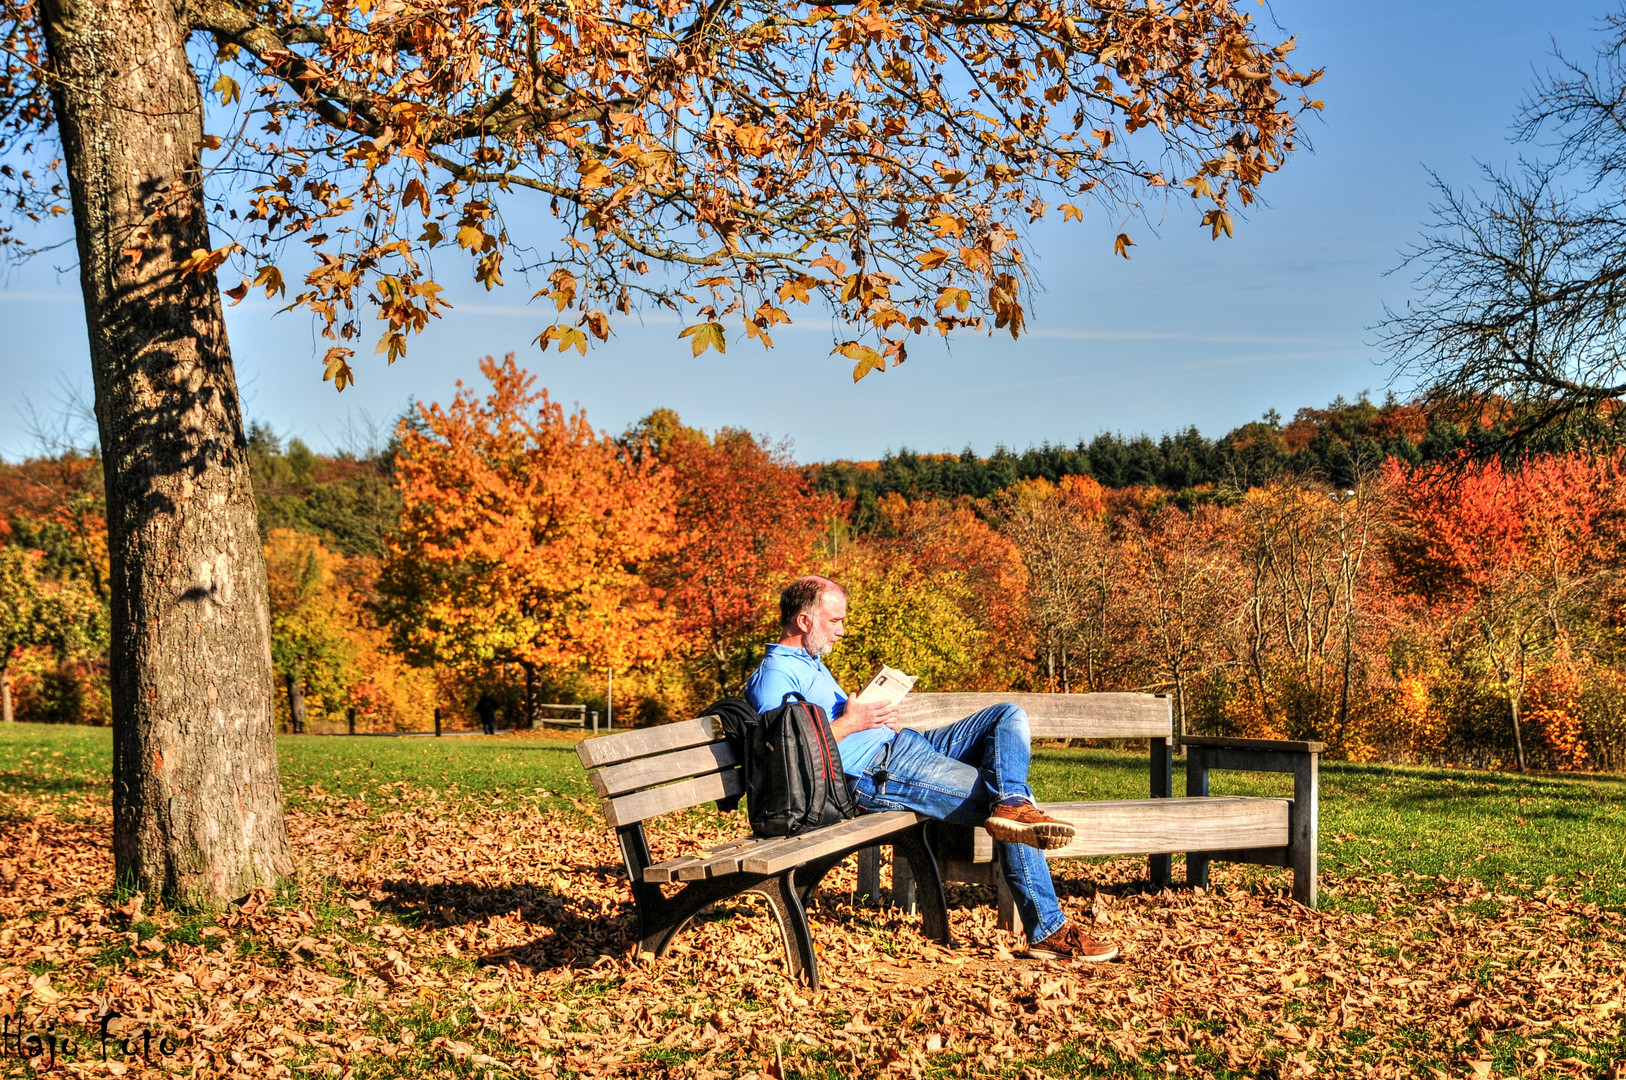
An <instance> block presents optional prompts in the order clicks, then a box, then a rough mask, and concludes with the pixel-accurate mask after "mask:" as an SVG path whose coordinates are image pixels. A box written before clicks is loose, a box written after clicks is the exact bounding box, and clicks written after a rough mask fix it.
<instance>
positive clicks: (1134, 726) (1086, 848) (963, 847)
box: [859, 694, 1321, 930]
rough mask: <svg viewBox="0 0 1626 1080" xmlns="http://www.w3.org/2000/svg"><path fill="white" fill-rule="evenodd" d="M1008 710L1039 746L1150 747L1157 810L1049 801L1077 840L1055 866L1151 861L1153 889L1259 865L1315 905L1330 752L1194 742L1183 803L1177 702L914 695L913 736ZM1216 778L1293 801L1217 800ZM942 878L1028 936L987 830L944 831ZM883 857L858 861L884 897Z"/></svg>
mask: <svg viewBox="0 0 1626 1080" xmlns="http://www.w3.org/2000/svg"><path fill="white" fill-rule="evenodd" d="M1000 702H1011V703H1014V704H1016V705H1020V706H1021V707H1022V708H1023V709H1024V710H1025V711H1026V712H1027V714H1028V722H1029V725H1030V728H1031V734H1032V737H1033V738H1034V739H1120V738H1133V739H1140V738H1144V739H1147V740H1149V742H1150V744H1151V755H1150V756H1151V760H1150V777H1149V779H1150V784H1149V789H1150V790H1149V791H1148V794H1149V795H1150V798H1146V799H1128V800H1110V801H1099V802H1047V803H1040V804H1039V805H1040V806H1041V807H1042V808H1043V809H1044V810H1045V812H1046V813H1049V814H1051V815H1053V816H1055V817H1058V818H1061V819H1063V820H1065V821H1069V822H1071V823H1072V824H1073V825H1075V826H1076V827H1077V828H1078V835H1077V836H1076V837H1074V839H1073V842H1072V843H1070V844H1068V845H1067V846H1066V847H1063V848H1058V849H1055V850H1052V851H1047V852H1045V857H1046V858H1047V859H1070V858H1084V857H1089V856H1097V855H1150V864H1149V871H1150V877H1151V882H1152V885H1153V886H1154V887H1157V888H1163V887H1166V886H1167V885H1168V884H1169V878H1170V870H1171V864H1172V856H1173V854H1175V853H1178V852H1183V853H1185V856H1186V883H1187V884H1188V885H1192V886H1206V885H1207V884H1208V867H1209V864H1211V863H1214V862H1242V863H1259V864H1264V865H1266V866H1282V867H1287V868H1289V869H1291V870H1292V871H1293V898H1294V899H1295V900H1297V901H1298V902H1299V903H1301V904H1304V905H1306V906H1307V907H1312V908H1313V907H1315V905H1316V851H1317V822H1316V818H1317V813H1318V806H1317V803H1318V797H1319V796H1318V775H1317V770H1318V768H1319V765H1318V762H1319V758H1320V753H1321V744H1320V743H1314V742H1288V741H1275V740H1260V739H1223V738H1210V737H1187V738H1186V739H1185V740H1183V741H1184V744H1185V750H1186V794H1185V797H1184V798H1173V797H1172V796H1173V794H1174V793H1173V790H1172V783H1173V738H1172V737H1173V716H1172V712H1171V709H1170V705H1169V699H1168V698H1167V697H1165V696H1162V695H1154V694H910V695H909V696H908V697H906V698H904V699H903V702H902V703H901V705H900V710H901V712H902V719H903V723H904V725H905V726H906V727H911V728H914V729H916V730H920V731H925V730H930V729H931V728H936V727H942V726H944V725H947V724H951V723H953V722H954V721H956V720H959V719H960V718H962V717H965V716H970V715H971V714H972V713H974V712H977V711H978V710H979V709H982V708H985V707H987V706H989V705H995V704H998V703H1000ZM1215 770H1245V771H1256V772H1285V773H1292V774H1293V797H1292V798H1291V799H1281V798H1240V797H1212V796H1210V795H1209V794H1208V778H1209V774H1210V773H1211V772H1213V771H1215ZM936 844H937V850H936V854H937V858H938V869H939V872H940V874H941V877H942V880H944V881H965V882H976V883H981V884H987V885H992V886H994V887H995V890H996V893H997V896H998V905H999V921H1000V925H1001V926H1004V927H1007V928H1010V929H1013V930H1020V929H1021V925H1020V920H1019V919H1018V917H1017V915H1016V909H1015V905H1014V904H1013V903H1012V899H1011V896H1010V894H1009V892H1008V891H1007V890H1006V887H1005V880H1004V877H1003V875H1002V874H1001V873H1000V871H999V865H998V863H997V862H996V861H995V847H994V842H993V839H992V838H991V837H990V836H989V835H988V833H987V832H985V831H984V830H983V829H981V828H974V829H973V828H953V827H947V826H944V827H940V829H939V831H938V833H937V839H936ZM879 865H880V864H879V856H878V852H877V851H873V850H872V851H869V852H865V853H864V854H863V856H861V858H860V862H859V891H860V892H867V893H869V894H870V895H872V896H875V895H879V892H880V887H879V885H880V870H879ZM910 890H911V883H910V879H909V868H908V866H907V865H901V866H894V868H893V895H894V898H896V899H898V900H899V901H900V902H902V903H904V904H905V905H906V906H907V905H909V904H910V903H911V893H910Z"/></svg>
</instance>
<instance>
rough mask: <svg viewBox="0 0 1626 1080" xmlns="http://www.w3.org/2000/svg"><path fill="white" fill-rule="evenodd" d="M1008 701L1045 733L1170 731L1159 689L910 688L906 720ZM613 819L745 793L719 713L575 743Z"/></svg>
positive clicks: (923, 725)
mask: <svg viewBox="0 0 1626 1080" xmlns="http://www.w3.org/2000/svg"><path fill="white" fill-rule="evenodd" d="M1001 702H1011V703H1013V704H1016V705H1020V706H1021V707H1022V708H1023V709H1024V710H1025V711H1026V712H1027V714H1028V722H1029V724H1030V726H1031V729H1032V733H1033V736H1034V737H1035V738H1040V739H1119V738H1148V737H1150V738H1168V737H1169V735H1170V732H1171V725H1172V718H1171V717H1172V714H1171V711H1170V708H1169V699H1168V698H1167V697H1165V696H1163V695H1156V694H910V695H909V696H908V697H906V698H904V699H903V703H902V705H901V706H900V712H901V713H902V715H903V722H904V724H905V726H907V727H912V728H915V729H917V730H922V731H925V730H929V729H931V728H934V727H942V726H943V725H945V724H952V723H953V722H954V721H956V720H959V719H960V718H962V717H965V716H970V715H971V714H972V713H974V712H976V711H978V710H979V709H984V708H986V707H988V706H989V705H997V704H999V703H1001ZM576 754H577V756H578V757H580V758H581V763H582V766H583V767H584V768H586V769H587V770H588V778H589V779H590V780H591V781H592V784H593V790H595V791H597V792H598V794H599V797H600V798H602V799H603V800H604V817H605V818H606V820H608V821H609V823H610V824H611V825H615V826H620V825H631V824H634V823H635V822H639V821H643V820H645V819H646V818H652V817H656V816H658V815H660V814H667V813H671V812H673V811H675V810H686V809H688V808H689V807H692V806H700V805H702V804H704V803H708V802H714V801H716V800H718V799H722V798H727V797H729V796H732V795H738V794H740V793H741V792H742V791H743V790H744V783H743V781H742V779H741V777H740V770H739V763H738V762H737V761H736V760H735V759H734V751H733V750H732V749H731V748H730V747H729V745H728V742H727V740H726V739H724V738H723V730H722V725H721V724H720V723H718V721H717V719H716V718H715V717H711V716H702V717H700V718H699V719H697V720H683V721H680V722H678V723H675V724H662V725H660V726H659V727H652V728H638V729H637V730H634V731H622V732H617V733H616V734H614V735H603V736H600V737H599V738H596V739H586V740H584V741H582V742H580V743H578V744H577V745H576Z"/></svg>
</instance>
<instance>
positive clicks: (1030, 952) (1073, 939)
mask: <svg viewBox="0 0 1626 1080" xmlns="http://www.w3.org/2000/svg"><path fill="white" fill-rule="evenodd" d="M1022 955H1023V956H1026V957H1029V958H1030V959H1033V960H1083V961H1085V962H1087V963H1091V964H1099V963H1100V962H1101V961H1103V960H1111V959H1112V958H1113V957H1115V956H1117V955H1118V946H1116V945H1114V944H1112V943H1111V942H1108V941H1096V940H1095V939H1094V938H1092V937H1090V936H1089V935H1088V934H1086V933H1085V932H1084V928H1083V927H1082V926H1080V925H1078V924H1077V923H1068V924H1066V925H1065V926H1063V927H1062V928H1061V929H1060V930H1057V931H1056V932H1055V933H1054V934H1051V935H1050V936H1049V937H1047V938H1045V939H1044V940H1043V941H1040V942H1037V943H1035V944H1033V945H1029V946H1028V947H1027V949H1026V950H1024V951H1023V953H1022Z"/></svg>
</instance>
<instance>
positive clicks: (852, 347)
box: [0, 0, 1320, 389]
mask: <svg viewBox="0 0 1626 1080" xmlns="http://www.w3.org/2000/svg"><path fill="white" fill-rule="evenodd" d="M52 17H53V16H52V8H51V5H49V4H40V3H39V2H38V0H24V2H22V3H13V4H8V5H7V6H6V7H5V8H3V9H0V155H3V156H5V157H7V158H14V159H17V166H16V167H13V166H11V165H8V166H7V168H6V169H5V170H4V172H3V173H0V195H4V196H6V197H7V201H8V202H9V203H11V204H13V206H14V207H15V209H16V211H17V217H18V219H19V222H9V223H8V222H7V221H4V220H0V242H3V241H10V242H11V243H12V244H16V243H18V242H19V236H18V234H17V232H16V229H15V225H16V224H18V223H20V220H21V219H23V218H24V217H25V216H26V217H32V218H33V219H35V220H38V219H39V218H40V217H41V216H45V215H50V214H55V213H60V212H61V211H62V209H63V203H64V200H65V195H66V192H65V187H64V185H63V184H62V183H61V176H60V169H61V166H60V163H58V162H57V161H55V160H54V159H53V155H52V153H51V150H50V143H51V138H50V136H51V134H52V133H53V131H54V128H55V125H56V120H57V118H56V116H55V115H54V112H53V108H54V106H53V100H52V98H51V96H50V89H51V86H52V85H53V80H55V79H56V77H57V74H56V71H55V68H54V67H53V64H52V59H51V56H50V54H49V51H48V49H47V48H46V46H45V41H44V24H45V22H46V21H48V20H49V19H51V18H52ZM181 20H182V26H181V27H180V31H181V32H182V33H185V32H187V31H190V32H191V33H192V34H194V35H195V37H196V40H198V41H199V43H200V44H201V43H205V42H206V43H208V44H209V45H210V47H211V48H210V52H212V56H210V52H203V51H201V50H199V51H198V53H197V57H198V61H199V62H198V63H195V66H196V67H197V68H198V71H199V74H200V75H201V78H202V82H203V83H204V84H205V85H207V86H209V87H210V89H211V91H212V93H213V95H214V97H215V99H216V100H217V101H218V103H219V107H218V109H216V110H214V111H213V114H212V116H211V126H215V127H216V130H217V134H213V135H209V136H207V137H206V138H205V140H204V147H203V150H204V153H205V162H206V164H207V165H209V166H211V168H210V170H209V172H210V175H211V176H213V175H217V174H216V171H215V170H216V168H217V167H222V166H223V168H220V169H219V172H218V175H219V176H227V175H229V176H232V177H233V178H235V179H242V178H248V177H257V180H249V181H248V182H245V183H241V184H237V183H234V184H233V185H232V186H231V187H229V188H227V187H226V186H225V185H221V189H220V190H218V191H211V192H210V195H211V198H210V199H209V200H208V201H209V202H210V203H218V206H216V211H217V212H218V213H217V220H216V222H215V224H216V226H217V227H219V228H221V229H222V230H223V232H224V233H225V236H224V237H223V239H224V241H225V242H224V243H223V244H222V245H221V246H220V247H219V248H217V249H215V250H203V249H199V250H197V251H195V252H193V253H192V255H191V257H190V258H189V259H188V260H187V264H186V265H187V268H188V269H189V270H193V271H197V272H200V273H208V272H211V271H215V270H216V269H218V268H221V267H222V266H225V265H226V264H228V263H233V264H235V265H237V266H239V267H240V268H241V270H242V276H241V282H240V283H239V284H237V285H235V286H233V287H231V288H229V289H227V290H226V292H227V294H228V295H229V296H231V297H232V298H233V300H234V301H236V300H240V299H242V298H243V297H244V296H245V295H246V294H247V293H248V291H249V290H250V289H263V290H264V291H265V293H266V294H267V295H268V296H269V295H284V294H286V293H287V292H289V291H290V289H291V291H292V302H293V305H294V306H295V307H299V308H303V309H305V310H308V311H310V312H312V313H314V315H315V317H316V318H317V319H318V321H319V323H320V324H321V326H322V332H323V334H324V335H325V336H326V337H328V338H330V339H331V340H332V341H333V345H332V347H331V348H330V349H329V350H328V353H327V356H326V358H325V364H326V371H327V377H328V378H330V379H332V380H333V381H334V382H335V383H336V384H337V385H338V386H339V388H341V389H342V388H343V387H344V386H345V385H347V384H348V383H349V382H350V381H352V380H353V378H354V372H353V370H352V367H351V359H352V358H353V356H354V351H355V348H356V347H357V344H358V341H359V340H360V339H363V338H366V339H368V340H367V345H368V346H369V347H371V346H372V343H373V340H374V339H375V335H374V334H370V333H368V332H367V331H365V330H364V329H363V315H364V313H366V312H369V311H372V312H374V313H375V314H376V315H377V317H378V318H379V319H380V320H381V322H382V325H381V327H379V330H381V332H380V333H377V334H376V351H377V352H378V353H380V354H384V355H386V356H387V357H388V358H389V359H390V360H391V361H393V360H394V359H395V358H396V357H397V356H399V355H400V354H401V353H402V352H404V351H405V349H406V345H407V336H408V335H410V334H412V333H414V332H416V331H420V330H422V329H423V327H424V326H425V324H426V323H427V322H428V320H429V319H431V318H435V317H439V316H440V314H441V312H442V309H443V308H445V307H446V306H447V305H446V304H445V303H444V302H443V301H441V300H440V299H439V295H440V293H441V291H442V284H441V283H440V282H438V281H437V280H435V278H434V277H433V275H432V273H431V269H430V268H431V262H432V258H431V256H432V253H433V255H435V256H438V257H439V259H438V261H439V262H440V263H441V264H442V265H445V264H446V262H447V255H448V253H450V254H453V255H458V256H461V257H463V258H464V259H466V260H467V262H468V264H469V265H470V267H471V269H472V272H473V276H474V278H475V279H476V280H477V281H479V282H481V283H482V284H484V285H485V286H486V287H487V288H492V287H494V286H496V285H498V284H500V283H501V282H502V280H503V275H504V273H505V272H511V271H512V270H513V269H514V264H515V263H518V264H521V265H522V266H523V268H524V269H525V270H526V271H529V272H532V273H533V274H534V275H535V278H536V279H537V280H541V279H543V278H545V279H546V285H545V286H544V287H543V289H542V290H541V292H540V293H539V294H538V295H539V296H543V295H545V296H546V298H547V300H548V301H549V302H551V303H552V304H553V305H554V306H555V310H556V312H557V315H556V316H555V317H556V318H557V319H558V321H557V322H555V323H554V324H552V325H550V326H547V327H546V328H545V329H544V330H543V331H542V333H541V334H540V335H539V337H538V341H539V342H540V343H541V344H543V346H544V347H546V346H547V345H549V344H555V343H556V344H557V346H558V348H559V349H561V350H564V349H568V348H572V347H574V348H578V349H581V350H583V351H585V349H586V347H587V341H588V338H589V337H597V338H604V337H605V336H607V334H608V333H609V318H610V312H611V311H613V310H618V309H619V310H628V309H630V307H631V306H632V305H633V304H634V303H635V302H636V299H637V295H638V294H644V295H647V296H648V297H651V298H653V299H654V300H655V301H656V302H658V303H661V304H669V305H675V306H680V307H681V308H682V309H683V310H685V311H688V312H691V313H692V314H693V315H694V316H695V317H697V319H698V321H695V322H694V323H693V324H692V325H690V326H688V327H687V328H686V329H685V330H684V331H683V336H684V337H686V338H688V339H689V340H690V341H691V344H692V345H693V348H694V351H695V353H696V355H698V354H699V353H700V352H702V351H703V350H704V349H706V348H708V347H709V348H717V349H719V350H720V349H722V348H724V347H725V344H726V336H727V333H728V332H729V331H735V332H737V331H739V330H742V329H743V331H744V332H745V333H746V334H747V335H749V336H751V337H754V338H758V339H760V340H761V341H762V343H764V344H771V341H770V338H769V334H770V332H771V331H772V329H773V327H774V326H775V325H777V324H779V323H782V322H786V321H789V319H790V314H789V312H788V310H787V309H788V308H791V307H793V306H795V305H797V304H817V305H818V307H819V308H822V307H823V306H824V305H829V306H830V307H833V308H835V309H836V310H837V311H839V312H840V314H841V315H842V316H844V317H845V318H846V319H848V320H850V321H852V322H854V323H856V324H857V325H858V327H859V328H860V331H861V336H862V337H863V338H865V339H866V340H867V341H868V343H867V344H866V343H864V342H863V341H859V340H852V341H846V342H841V343H839V344H838V346H837V350H836V351H839V352H840V353H842V354H843V355H844V356H845V357H847V358H848V359H850V360H852V361H853V362H854V364H855V368H854V375H855V377H861V376H862V375H863V374H865V373H867V372H868V371H871V370H880V369H883V368H884V367H885V365H886V362H887V359H888V358H890V359H891V360H892V361H893V362H894V363H896V362H900V361H901V360H902V359H903V357H904V337H905V335H906V334H907V333H909V332H915V333H918V332H920V331H921V330H923V329H925V328H927V327H935V328H936V329H938V330H940V331H942V332H943V333H948V332H949V331H951V330H953V329H955V328H957V327H971V328H984V327H985V320H988V321H989V322H991V323H992V324H993V327H992V328H1003V329H1006V330H1008V331H1009V332H1010V333H1011V334H1012V335H1015V334H1017V333H1018V332H1019V331H1020V330H1021V328H1022V324H1023V319H1024V309H1023V297H1022V293H1023V286H1024V281H1025V278H1026V262H1025V260H1024V256H1023V253H1022V245H1021V244H1020V242H1019V232H1020V230H1021V229H1023V228H1024V227H1025V226H1026V225H1027V224H1028V223H1029V222H1030V221H1032V220H1034V219H1037V218H1039V217H1041V216H1043V215H1045V214H1046V213H1047V212H1051V213H1060V214H1062V215H1063V217H1064V218H1074V217H1079V218H1081V217H1082V211H1080V210H1079V209H1078V207H1077V206H1075V205H1074V204H1073V202H1071V201H1069V200H1078V201H1084V200H1085V199H1087V198H1095V199H1099V200H1101V201H1102V202H1103V203H1105V204H1107V205H1108V206H1109V207H1112V208H1115V210H1116V213H1117V215H1118V216H1121V213H1122V209H1123V208H1125V207H1131V208H1132V207H1134V206H1136V205H1138V204H1139V202H1140V201H1141V200H1142V199H1145V198H1147V197H1148V196H1152V197H1164V198H1168V197H1172V196H1171V194H1170V193H1179V195H1181V196H1189V197H1190V199H1191V200H1193V201H1194V202H1195V203H1196V204H1197V206H1198V208H1199V209H1200V210H1201V211H1202V225H1203V227H1205V228H1206V229H1208V230H1209V231H1210V232H1211V234H1212V235H1213V236H1215V237H1216V238H1217V237H1218V236H1220V235H1222V234H1224V235H1230V234H1231V232H1232V229H1233V223H1232V212H1233V211H1234V210H1235V209H1236V208H1237V207H1239V206H1246V205H1247V204H1249V203H1250V202H1252V201H1253V199H1254V196H1255V192H1256V190H1257V189H1258V186H1259V185H1260V183H1261V182H1262V181H1263V180H1264V178H1265V177H1266V176H1268V175H1269V174H1270V173H1272V172H1274V171H1275V170H1276V169H1277V168H1279V167H1280V165H1281V164H1282V162H1283V160H1284V158H1285V157H1286V155H1287V154H1288V153H1290V152H1291V151H1292V150H1293V149H1294V143H1295V136H1296V119H1295V118H1296V116H1297V115H1298V113H1299V112H1300V111H1301V110H1302V109H1304V108H1319V107H1320V102H1318V101H1310V100H1309V99H1308V97H1306V96H1303V95H1302V94H1298V91H1299V90H1300V89H1301V88H1303V87H1305V86H1307V85H1309V84H1310V83H1312V82H1314V81H1315V79H1316V78H1317V73H1311V74H1303V73H1300V72H1297V71H1295V70H1294V69H1293V67H1291V66H1290V65H1289V64H1288V63H1287V57H1288V54H1289V53H1290V51H1291V50H1292V48H1293V42H1292V41H1288V42H1285V43H1282V44H1279V45H1274V46H1272V45H1268V44H1266V43H1265V42H1264V41H1263V40H1261V35H1260V33H1259V29H1258V28H1257V27H1255V26H1254V25H1253V23H1252V22H1251V20H1250V17H1249V15H1248V14H1247V13H1246V12H1245V11H1244V10H1243V8H1242V5H1241V4H1238V3H1235V2H1234V0H1180V2H1178V3H1168V4H1164V3H1157V2H1153V0H1143V2H1132V3H1118V2H1107V0H1024V2H1022V3H1016V4H1006V3H992V2H989V0H973V2H971V3H960V4H946V3H941V2H939V0H903V2H900V3H886V4H882V3H879V2H877V0H861V2H857V3H850V4H848V3H843V4H835V5H826V4H817V3H793V4H790V5H788V6H787V5H785V4H782V3H765V2H761V0H752V2H746V3H737V4H733V5H723V6H719V5H701V4H692V3H684V2H681V0H619V2H598V3H585V4H571V5H567V6H564V7H560V6H559V5H556V4H548V3H542V2H541V0H516V2H514V3H507V4H500V5H492V4H487V3H483V2H479V0H452V2H450V3H446V2H441V0H436V2H434V3H429V2H427V0H330V2H325V3H320V4H316V3H299V4H263V3H251V2H249V0H200V2H197V3H192V4H188V5H186V6H185V8H184V10H183V11H182V14H181ZM1295 95H1296V97H1295ZM36 159H37V160H36ZM30 166H34V167H30ZM520 190H524V191H528V192H530V193H532V194H533V195H534V196H536V197H537V198H538V200H539V201H538V204H537V205H538V207H540V206H542V205H546V206H547V207H548V208H549V209H550V210H551V212H552V214H553V215H554V217H555V218H557V219H558V220H557V223H556V225H553V226H548V225H544V226H542V227H541V229H540V230H536V231H533V230H532V229H529V228H527V230H526V235H524V236H523V237H521V236H518V235H515V233H514V232H513V231H511V230H514V229H516V228H517V226H516V224H515V223H514V222H512V221H511V220H509V219H508V218H506V217H505V216H504V212H503V207H504V204H505V203H506V202H507V201H508V196H510V195H511V194H512V193H514V192H517V191H520ZM172 194H173V193H172ZM176 197H178V196H176ZM227 209H229V210H230V213H229V215H228V214H227V213H225V212H219V211H225V210H227ZM555 228H556V229H557V230H558V231H557V232H554V231H553V229H555ZM538 231H539V232H540V235H538ZM296 241H297V242H298V243H297V245H296V244H295V242H296ZM145 242H147V241H144V240H143V238H142V237H141V236H140V235H136V236H132V237H131V238H130V241H129V243H130V246H131V250H132V251H133V252H135V253H136V254H135V255H134V256H133V257H135V258H139V257H140V254H139V253H140V249H141V245H142V244H143V243H145ZM1113 243H1114V245H1115V248H1116V250H1117V251H1118V252H1119V253H1120V254H1123V255H1124V256H1125V257H1127V256H1128V248H1129V246H1130V244H1131V241H1130V239H1129V237H1128V236H1127V235H1125V234H1121V233H1120V234H1118V235H1117V237H1116V239H1115V240H1114V241H1113ZM992 328H990V329H992Z"/></svg>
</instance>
